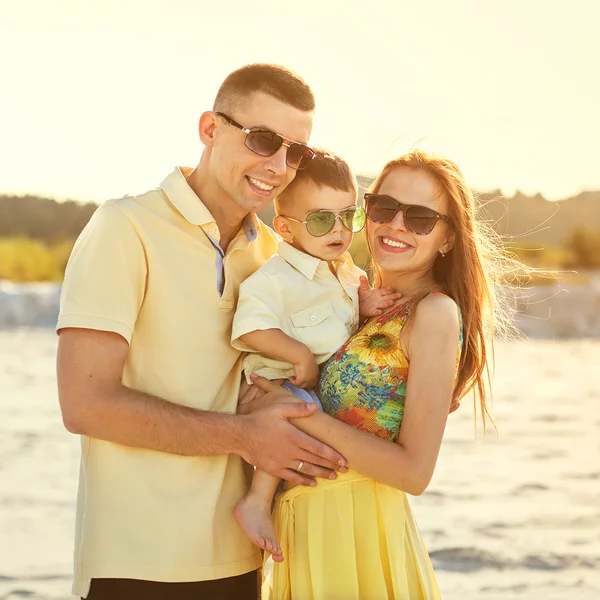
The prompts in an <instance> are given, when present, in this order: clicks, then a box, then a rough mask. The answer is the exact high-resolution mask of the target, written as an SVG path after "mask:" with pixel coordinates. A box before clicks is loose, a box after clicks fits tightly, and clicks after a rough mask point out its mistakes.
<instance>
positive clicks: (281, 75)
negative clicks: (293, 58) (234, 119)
mask: <svg viewBox="0 0 600 600" xmlns="http://www.w3.org/2000/svg"><path fill="white" fill-rule="evenodd" d="M254 92H264V93H265V94H269V95H270V96H273V97H274V98H277V100H280V101H281V102H285V104H289V105H290V106H293V107H294V108H297V109H299V110H303V111H306V112H310V111H312V110H314V109H315V97H314V96H313V93H312V91H311V89H310V87H309V86H308V84H307V83H306V82H305V81H304V80H303V79H302V78H301V77H300V76H299V75H297V74H296V73H294V72H293V71H290V70H289V69H286V68H285V67H281V66H279V65H269V64H264V63H255V64H251V65H246V66H244V67H241V68H239V69H237V70H235V71H233V72H232V73H230V74H229V75H228V76H227V77H226V78H225V81H224V82H223V83H222V84H221V87H220V88H219V91H218V92H217V97H216V98H215V103H214V106H213V110H214V111H220V112H224V113H228V112H230V111H234V110H235V108H236V107H237V106H238V105H239V104H240V103H241V102H243V101H244V100H246V99H247V98H248V97H249V96H250V95H251V94H253V93H254Z"/></svg>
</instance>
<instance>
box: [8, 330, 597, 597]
mask: <svg viewBox="0 0 600 600" xmlns="http://www.w3.org/2000/svg"><path fill="white" fill-rule="evenodd" d="M55 352H56V336H55V335H54V333H53V332H52V331H51V330H49V329H16V330H12V331H0V600H8V599H11V600H17V599H22V598H28V599H31V600H41V599H45V600H66V599H67V598H70V597H71V596H70V586H71V580H70V577H71V558H72V539H73V526H74V514H75V495H76V485H77V474H78V459H79V444H78V440H77V438H76V437H75V436H73V435H70V434H68V433H67V432H66V431H65V430H64V428H63V426H62V422H61V419H60V414H59V410H58V401H57V394H56V381H55V373H54V362H55ZM598 364H600V340H579V341H578V340H572V341H567V342H551V341H543V340H537V341H531V342H518V343H512V344H508V343H504V344H499V345H498V347H497V366H496V375H495V378H494V387H495V406H494V411H493V412H494V415H495V418H496V422H497V424H498V429H499V437H498V438H496V437H495V435H494V432H493V430H491V431H489V432H488V435H487V437H486V439H485V440H484V441H483V442H482V441H480V440H479V441H476V440H475V438H474V431H473V411H472V407H470V406H469V405H468V402H467V401H466V400H465V402H464V403H463V406H462V408H461V409H460V410H459V411H458V412H457V413H455V414H454V415H452V416H451V418H450V422H449V426H448V429H447V432H446V437H445V441H444V444H443V447H442V452H441V456H440V459H439V462H438V467H437V470H436V474H435V476H434V479H433V481H432V483H431V486H430V488H429V489H428V491H427V492H426V493H425V494H424V495H423V496H420V497H418V498H414V499H413V500H412V504H413V507H414V509H415V513H416V518H417V521H418V523H419V525H420V527H421V531H422V533H423V537H424V538H425V542H426V544H427V547H428V549H429V551H430V553H431V556H432V559H433V562H434V566H435V568H436V572H437V575H438V581H439V584H440V588H441V591H442V597H443V598H444V600H454V599H456V600H458V599H460V600H475V599H477V600H516V599H527V600H530V599H531V600H538V599H539V600H559V599H560V600H597V599H598V598H600V452H599V451H600V381H599V379H600V378H599V377H598V375H597V374H596V372H597V368H598ZM479 437H480V436H479Z"/></svg>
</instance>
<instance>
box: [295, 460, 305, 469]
mask: <svg viewBox="0 0 600 600" xmlns="http://www.w3.org/2000/svg"><path fill="white" fill-rule="evenodd" d="M303 466H304V461H303V460H301V461H300V463H299V464H298V468H297V469H296V471H298V472H300V471H302V467H303Z"/></svg>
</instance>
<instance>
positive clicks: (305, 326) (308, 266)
mask: <svg viewBox="0 0 600 600" xmlns="http://www.w3.org/2000/svg"><path fill="white" fill-rule="evenodd" d="M334 266H335V270H336V275H337V277H336V275H334V274H333V273H332V272H331V270H330V269H329V265H328V264H327V262H326V261H323V260H321V259H319V258H315V257H314V256H311V255H310V254H306V253H305V252H302V251H300V250H298V249H296V248H294V247H293V246H291V245H290V244H288V243H286V242H284V241H280V242H279V246H278V249H277V254H275V255H274V256H272V257H271V258H270V259H269V260H267V262H266V263H265V264H264V265H263V266H262V267H261V268H260V269H258V271H256V272H255V273H254V274H252V275H251V276H250V277H248V278H247V279H246V280H245V281H244V282H243V283H242V284H241V286H240V290H239V299H238V304H237V309H236V312H235V316H234V319H233V329H232V333H231V340H232V345H233V346H234V348H237V349H238V350H242V351H245V352H248V354H247V355H246V356H245V357H244V360H243V364H242V368H243V370H244V373H245V374H246V379H247V380H248V382H249V381H250V379H249V377H250V374H251V373H256V374H258V375H261V376H262V377H265V378H267V379H283V378H287V377H290V376H292V375H294V370H293V368H292V366H291V365H290V363H288V362H285V361H281V360H276V359H274V358H269V357H268V356H264V355H263V354H260V353H258V352H256V351H255V350H253V349H252V348H250V347H249V346H247V345H246V344H244V343H243V342H242V341H241V340H240V339H239V338H240V337H241V336H243V335H244V334H246V333H250V332H252V331H258V330H265V329H280V330H281V331H283V332H284V333H285V334H287V335H289V336H290V337H292V338H294V339H296V340H298V341H299V342H302V343H303V344H306V345H307V346H308V347H309V348H310V350H311V352H312V353H313V354H314V356H315V359H316V361H317V364H322V363H324V362H325V361H326V360H328V359H329V358H330V357H331V356H332V355H333V354H334V353H335V352H336V350H338V349H339V348H340V347H341V346H342V345H343V344H344V343H345V342H346V341H347V340H348V338H349V337H350V336H351V335H352V334H353V333H355V332H356V331H357V329H358V325H359V304H358V287H359V285H360V277H361V276H362V275H365V273H364V271H363V270H362V269H360V268H358V267H357V266H356V265H355V264H354V263H353V261H352V257H351V256H350V253H349V252H345V253H344V254H343V255H342V256H340V258H339V259H338V260H336V261H335V263H334Z"/></svg>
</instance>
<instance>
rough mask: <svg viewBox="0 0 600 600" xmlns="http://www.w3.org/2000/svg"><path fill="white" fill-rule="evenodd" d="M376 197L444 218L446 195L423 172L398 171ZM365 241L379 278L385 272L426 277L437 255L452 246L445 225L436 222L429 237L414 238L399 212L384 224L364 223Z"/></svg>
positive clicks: (388, 178) (400, 169)
mask: <svg viewBox="0 0 600 600" xmlns="http://www.w3.org/2000/svg"><path fill="white" fill-rule="evenodd" d="M377 193H378V194H383V195H386V196H391V197H392V198H394V199H395V200H397V201H398V202H400V203H401V204H417V205H421V206H426V207H428V208H431V209H433V210H435V211H436V212H438V213H440V214H442V215H448V199H447V198H446V194H445V193H443V191H442V189H441V188H440V186H439V185H438V183H437V182H436V180H435V179H434V178H433V177H432V176H431V175H429V174H428V173H426V172H425V171H421V170H415V169H410V168H409V167H398V168H396V169H394V170H393V171H392V172H391V173H390V174H389V175H387V177H386V178H385V179H384V181H383V183H382V185H381V188H380V189H379V190H378V192H377ZM367 238H368V241H369V247H370V249H371V255H372V258H373V260H374V261H375V263H376V264H377V266H378V267H379V269H380V272H381V274H382V275H383V274H384V273H386V272H389V273H415V274H417V273H419V274H421V275H426V274H427V272H428V271H430V270H431V269H432V267H433V263H434V262H435V259H436V258H437V257H438V255H439V253H440V251H442V252H444V253H446V252H447V251H448V250H449V249H450V248H451V242H452V240H451V238H452V234H451V231H450V228H449V226H448V224H447V223H446V222H444V221H442V220H438V221H437V222H436V224H435V226H434V228H433V229H432V231H431V233H429V234H427V235H418V234H415V233H413V232H412V231H410V229H408V228H407V227H406V224H405V221H404V213H403V212H402V211H401V210H399V211H398V212H397V213H396V215H395V216H394V218H393V219H392V220H391V221H389V222H388V223H375V222H373V221H370V220H368V221H367Z"/></svg>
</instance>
